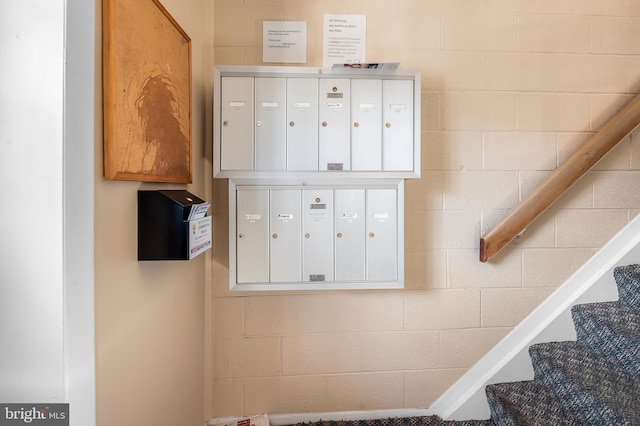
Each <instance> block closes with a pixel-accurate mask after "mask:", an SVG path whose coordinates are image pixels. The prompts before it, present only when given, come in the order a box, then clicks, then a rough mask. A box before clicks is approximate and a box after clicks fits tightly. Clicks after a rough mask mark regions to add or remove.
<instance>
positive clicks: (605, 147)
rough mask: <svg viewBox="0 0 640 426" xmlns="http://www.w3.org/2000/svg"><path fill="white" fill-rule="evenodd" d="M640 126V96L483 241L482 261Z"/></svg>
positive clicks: (519, 204) (520, 232)
mask: <svg viewBox="0 0 640 426" xmlns="http://www.w3.org/2000/svg"><path fill="white" fill-rule="evenodd" d="M638 124H640V95H638V96H636V97H635V98H634V99H633V100H632V101H631V102H629V103H628V104H627V105H626V106H625V107H624V108H622V109H621V110H620V111H619V112H618V113H617V114H616V115H614V116H613V117H612V118H611V119H610V120H609V121H608V122H607V124H605V125H604V126H603V127H602V128H601V129H600V130H599V131H598V132H597V133H596V134H594V135H593V136H591V138H589V140H588V141H587V142H585V144H584V145H583V146H581V147H580V149H578V150H577V151H576V152H575V153H573V155H571V156H570V157H569V158H568V159H567V160H565V161H564V162H563V163H562V164H561V165H560V166H559V167H558V168H557V169H556V170H555V171H554V172H553V173H551V174H550V175H549V176H548V177H547V178H546V179H545V180H544V181H543V182H542V183H541V184H540V185H538V186H537V187H536V189H534V190H533V191H531V192H530V193H529V194H528V195H527V196H526V197H525V198H524V199H523V200H522V201H520V202H519V203H518V204H516V206H515V207H513V208H512V209H511V211H509V213H508V214H507V215H506V216H505V217H504V218H502V220H500V222H498V223H496V224H495V225H494V226H493V227H492V228H491V229H490V230H489V231H487V232H486V233H485V234H484V235H483V236H482V237H481V238H480V261H481V262H486V261H487V260H489V259H490V258H491V257H493V256H495V255H496V254H497V253H498V252H499V251H500V250H502V249H503V248H504V247H505V246H506V245H507V244H509V242H511V240H513V239H514V238H515V237H517V236H518V235H520V234H522V233H523V232H524V231H525V229H526V228H527V226H529V224H530V223H531V222H533V221H534V220H535V219H536V218H537V217H538V216H540V215H541V214H542V213H543V212H544V211H545V210H546V209H547V207H549V206H550V205H551V204H553V202H554V201H556V200H557V199H558V198H559V197H560V196H561V195H562V194H563V193H564V192H565V191H566V190H567V189H569V188H570V187H571V186H572V185H573V184H574V183H575V182H577V181H578V180H579V179H580V178H581V177H582V176H583V175H584V174H585V173H586V172H587V171H589V169H591V167H593V166H594V165H595V164H596V163H597V162H598V160H600V159H601V158H602V157H604V156H605V154H606V153H608V152H609V151H610V150H611V149H612V148H613V147H614V146H615V145H616V144H617V143H618V142H620V141H621V140H623V139H624V138H625V136H627V135H628V134H629V133H631V132H632V131H633V129H635V128H636V127H637V126H638Z"/></svg>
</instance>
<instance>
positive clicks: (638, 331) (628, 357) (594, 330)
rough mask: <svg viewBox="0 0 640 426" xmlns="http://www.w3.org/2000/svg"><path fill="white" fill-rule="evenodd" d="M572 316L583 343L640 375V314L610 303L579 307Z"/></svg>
mask: <svg viewBox="0 0 640 426" xmlns="http://www.w3.org/2000/svg"><path fill="white" fill-rule="evenodd" d="M571 314H572V316H573V321H574V324H575V328H576V333H577V337H578V342H579V343H581V344H583V345H584V346H587V347H589V348H590V349H591V350H592V351H594V352H597V353H598V354H600V355H602V356H603V357H605V358H606V359H607V360H609V361H611V362H614V363H615V364H617V365H619V366H620V368H622V369H624V370H626V371H627V372H629V373H631V374H633V375H635V376H640V312H638V311H636V310H634V309H633V308H631V307H629V306H627V305H625V304H623V303H618V302H606V303H590V304H584V305H576V306H574V307H573V308H572V310H571Z"/></svg>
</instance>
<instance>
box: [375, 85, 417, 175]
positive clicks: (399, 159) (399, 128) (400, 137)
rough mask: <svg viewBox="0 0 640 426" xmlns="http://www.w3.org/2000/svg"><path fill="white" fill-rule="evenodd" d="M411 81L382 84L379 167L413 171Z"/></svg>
mask: <svg viewBox="0 0 640 426" xmlns="http://www.w3.org/2000/svg"><path fill="white" fill-rule="evenodd" d="M413 95H414V93H413V81H410V80H384V81H383V83H382V100H383V103H384V107H383V111H382V115H383V123H384V127H383V128H382V168H383V170H390V171H404V170H412V169H413V143H414V141H413V131H414V123H413Z"/></svg>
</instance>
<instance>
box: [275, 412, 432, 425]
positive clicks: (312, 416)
mask: <svg viewBox="0 0 640 426" xmlns="http://www.w3.org/2000/svg"><path fill="white" fill-rule="evenodd" d="M427 415H428V414H427V410H426V409H408V408H407V409H398V410H372V411H338V412H332V413H299V414H274V415H269V424H270V425H274V426H283V425H291V424H296V423H309V422H319V421H321V420H328V421H340V420H375V419H387V418H400V417H417V416H427Z"/></svg>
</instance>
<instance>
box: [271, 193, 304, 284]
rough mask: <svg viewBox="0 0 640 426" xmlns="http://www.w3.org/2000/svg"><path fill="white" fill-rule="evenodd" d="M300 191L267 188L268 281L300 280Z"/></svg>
mask: <svg viewBox="0 0 640 426" xmlns="http://www.w3.org/2000/svg"><path fill="white" fill-rule="evenodd" d="M301 197H302V193H301V191H300V190H299V189H272V190H271V191H270V198H271V204H270V217H269V223H270V230H269V233H270V234H271V239H270V249H269V253H270V261H269V265H270V268H269V271H270V277H271V279H270V281H271V282H300V281H301V280H302V271H301V267H302V218H301V215H300V210H301V208H302V199H301Z"/></svg>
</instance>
